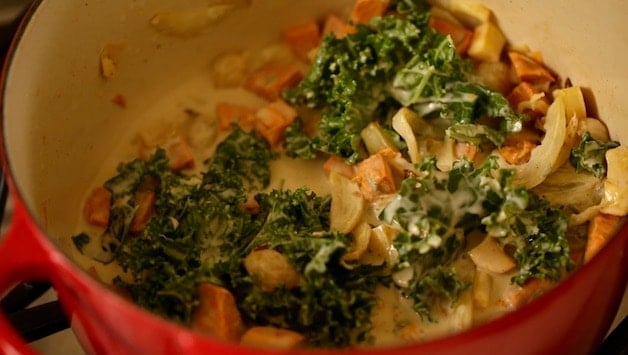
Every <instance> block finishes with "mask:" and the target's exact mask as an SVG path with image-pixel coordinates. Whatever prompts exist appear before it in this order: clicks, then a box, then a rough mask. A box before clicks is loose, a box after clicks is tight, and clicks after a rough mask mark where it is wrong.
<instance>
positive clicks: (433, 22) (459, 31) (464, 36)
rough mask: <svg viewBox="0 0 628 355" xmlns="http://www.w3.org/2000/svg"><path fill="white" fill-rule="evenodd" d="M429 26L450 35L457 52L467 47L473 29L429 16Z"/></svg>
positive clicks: (460, 52) (465, 49)
mask: <svg viewBox="0 0 628 355" xmlns="http://www.w3.org/2000/svg"><path fill="white" fill-rule="evenodd" d="M429 26H430V27H432V28H433V29H435V30H436V31H438V32H440V33H442V34H444V35H449V36H451V40H452V41H453V42H454V46H455V47H456V52H457V53H458V54H464V53H466V52H467V49H469V46H470V45H471V40H472V39H473V31H470V30H468V29H466V28H464V27H463V26H460V25H456V24H454V23H451V22H449V21H445V20H443V19H439V18H438V17H432V18H430V22H429Z"/></svg>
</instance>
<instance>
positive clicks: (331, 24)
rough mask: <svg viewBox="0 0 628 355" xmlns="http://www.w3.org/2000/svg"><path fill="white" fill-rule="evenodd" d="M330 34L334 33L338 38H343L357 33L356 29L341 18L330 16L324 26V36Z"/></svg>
mask: <svg viewBox="0 0 628 355" xmlns="http://www.w3.org/2000/svg"><path fill="white" fill-rule="evenodd" d="M328 33H333V34H334V36H336V38H343V37H344V36H346V35H348V34H351V33H355V27H353V26H351V25H350V24H348V23H347V22H346V21H344V20H343V19H341V18H340V17H338V16H336V15H334V14H329V15H327V17H326V18H325V23H324V24H323V35H326V34H328Z"/></svg>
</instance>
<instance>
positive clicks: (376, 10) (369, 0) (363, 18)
mask: <svg viewBox="0 0 628 355" xmlns="http://www.w3.org/2000/svg"><path fill="white" fill-rule="evenodd" d="M388 5H390V0H356V1H355V2H354V3H353V8H352V9H351V16H350V18H351V21H352V22H353V23H361V24H367V23H368V22H369V21H370V20H371V19H372V18H373V17H377V16H382V15H383V14H384V13H385V12H386V10H387V9H388Z"/></svg>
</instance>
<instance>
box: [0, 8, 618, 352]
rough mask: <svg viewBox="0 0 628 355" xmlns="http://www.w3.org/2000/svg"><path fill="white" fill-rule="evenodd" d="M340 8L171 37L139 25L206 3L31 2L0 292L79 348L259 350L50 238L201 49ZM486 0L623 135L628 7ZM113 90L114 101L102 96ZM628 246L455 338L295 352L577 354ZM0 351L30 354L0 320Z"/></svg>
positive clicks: (614, 291)
mask: <svg viewBox="0 0 628 355" xmlns="http://www.w3.org/2000/svg"><path fill="white" fill-rule="evenodd" d="M350 3H351V1H343V2H340V1H336V0H328V1H321V0H318V1H310V2H304V3H301V2H299V3H298V5H296V4H297V3H296V2H293V1H290V0H273V1H266V2H263V1H254V2H253V5H252V8H246V9H242V10H238V11H236V12H234V13H233V14H232V16H230V17H228V18H225V19H224V20H222V21H221V22H219V23H218V24H216V25H215V26H213V27H211V28H210V29H209V30H207V31H205V32H204V33H202V34H200V35H198V36H194V37H186V38H175V37H169V36H164V35H160V34H157V33H156V32H155V31H154V30H153V29H151V28H150V26H149V25H148V21H149V20H150V17H151V16H152V15H153V14H154V13H156V12H157V11H160V10H163V9H168V8H177V7H194V6H205V5H206V2H205V1H201V0H187V1H185V3H183V2H178V1H176V2H173V1H167V0H160V1H151V2H150V4H148V3H143V2H137V1H134V2H129V1H126V0H115V1H114V0H110V1H97V0H85V1H82V2H75V1H72V2H70V1H41V2H39V3H38V4H37V5H36V6H34V7H33V8H32V9H31V10H30V11H29V13H28V14H27V16H26V20H25V22H24V23H23V24H22V25H21V27H20V29H19V34H18V36H17V38H16V41H15V43H13V46H12V48H11V50H10V53H9V60H8V61H7V64H6V66H5V69H4V71H3V77H2V83H3V87H2V90H3V91H2V100H3V101H2V115H3V125H2V137H3V144H2V149H3V152H2V153H3V154H2V157H3V163H4V169H5V171H6V172H8V179H9V184H10V188H11V192H12V196H13V198H14V204H15V210H14V216H13V221H12V224H11V227H10V229H9V231H8V232H7V234H6V235H5V236H4V238H3V241H2V244H0V292H2V291H6V290H7V289H9V288H10V287H11V286H12V285H14V284H15V283H16V282H20V281H26V280H42V279H43V280H49V281H50V282H51V283H52V285H53V287H54V288H55V290H56V291H57V292H58V295H59V298H60V300H61V302H62V305H63V307H64V309H65V311H66V313H67V315H68V318H69V319H70V320H71V323H72V328H73V330H74V332H75V334H76V336H77V338H78V339H79V341H80V342H81V344H82V345H83V346H84V348H85V350H86V351H87V352H90V353H103V354H137V353H148V354H169V353H212V352H214V353H220V354H223V353H225V354H226V353H238V354H260V353H265V352H269V353H270V352H271V351H264V350H259V349H248V348H244V347H241V346H235V345H232V344H226V343H221V342H218V341H214V340H212V339H208V338H205V337H202V336H199V335H197V334H194V333H192V332H190V331H188V330H186V329H184V328H181V327H179V326H177V325H174V324H171V323H168V322H166V321H163V320H161V319H160V318H158V317H156V316H154V315H151V314H149V313H147V312H145V311H143V310H141V309H139V308H137V307H136V306H134V305H132V304H130V303H128V302H127V301H125V300H123V299H122V298H120V297H119V296H117V295H115V294H114V293H111V292H110V291H108V290H106V289H104V288H103V287H102V286H100V284H98V283H97V282H95V281H93V280H92V279H91V278H90V277H89V276H88V275H87V273H85V272H84V271H83V268H84V267H85V263H86V261H85V260H82V259H80V258H79V257H77V256H76V255H75V254H74V253H73V252H72V251H71V250H70V248H67V247H66V245H65V243H66V242H64V240H67V236H68V235H72V234H73V233H74V232H75V231H74V230H73V228H74V226H76V224H77V222H76V219H77V218H78V216H77V215H78V213H76V211H80V206H81V201H82V200H83V196H84V194H85V192H86V191H87V190H88V189H89V188H90V187H91V186H92V183H93V181H95V180H97V179H98V177H99V176H100V175H99V174H102V172H103V171H111V170H107V169H109V168H110V167H111V164H114V163H115V162H111V163H109V162H108V160H106V158H107V157H108V156H109V155H111V154H112V153H111V150H110V149H111V148H110V147H112V146H117V145H119V144H118V143H117V142H118V141H119V140H121V141H125V138H124V137H130V133H128V132H131V131H133V130H132V129H129V125H130V123H129V122H136V121H138V119H137V118H138V117H145V116H146V115H147V114H146V112H150V113H151V114H153V115H155V117H157V116H158V115H157V114H155V113H158V112H161V111H163V109H164V107H167V106H168V105H170V106H175V104H173V102H174V100H183V99H182V98H184V97H185V95H186V94H185V93H189V92H193V90H198V89H199V88H202V87H203V77H204V75H206V74H205V71H206V70H207V61H208V58H212V56H213V55H215V54H216V53H220V52H221V51H224V50H225V49H233V48H238V47H240V46H242V47H246V46H254V45H261V44H263V43H265V42H268V41H271V40H272V39H273V38H274V37H273V36H275V35H276V33H278V31H279V29H280V28H282V27H284V26H286V25H288V24H294V23H296V22H298V21H300V20H304V19H307V18H311V17H312V16H314V15H322V14H326V13H328V12H330V11H331V10H338V11H346V9H347V7H348V6H349V4H350ZM486 3H487V4H488V5H489V7H491V8H492V9H493V10H494V11H495V13H496V15H497V18H498V19H499V23H500V26H501V27H502V28H503V29H504V31H505V33H506V34H507V36H508V37H509V38H510V39H511V40H514V41H513V42H514V43H515V44H523V43H525V44H528V45H530V46H531V47H532V48H534V49H539V50H541V51H542V52H543V55H544V58H545V61H546V62H547V63H548V64H549V65H550V66H551V67H553V68H556V69H557V70H558V72H560V73H562V74H563V75H569V77H570V79H571V80H572V82H574V83H578V84H580V85H582V86H584V87H587V88H590V90H591V92H592V93H593V95H594V97H595V103H596V105H597V112H596V114H597V115H599V117H601V118H602V119H603V120H604V121H605V122H606V123H607V124H608V127H609V129H610V131H611V134H612V136H613V138H614V139H616V140H619V141H620V142H622V143H623V144H628V123H627V122H628V121H626V120H625V119H624V118H625V117H627V116H628V104H627V103H628V66H626V65H625V64H624V63H625V59H626V57H628V41H626V38H625V33H626V29H627V28H626V22H625V19H624V17H625V16H624V14H626V13H628V3H626V2H623V1H621V0H613V1H606V2H604V3H594V2H591V1H586V0H584V1H571V0H555V1H551V2H547V1H532V0H527V1H519V2H517V4H516V5H514V4H512V3H510V2H508V3H507V2H503V1H497V0H493V1H486ZM523 10H525V11H523ZM260 14H273V15H272V16H261V15H260ZM592 15H593V16H592ZM585 18H586V19H587V20H586V21H582V20H580V19H585ZM260 29H263V30H260ZM234 39H237V40H234ZM107 43H124V49H123V52H122V54H121V58H120V67H119V73H118V75H117V77H116V78H115V80H109V81H106V80H103V79H102V78H101V76H100V73H99V68H98V58H99V53H100V52H101V50H102V48H103V46H104V45H105V44H107ZM199 78H200V79H199ZM119 94H122V95H124V97H125V98H126V102H127V105H126V108H121V107H119V106H118V105H115V104H112V102H111V99H112V98H114V97H115V96H117V95H119ZM162 98H168V99H167V100H173V101H168V102H167V103H166V102H162ZM156 102H158V103H159V104H155V103H156ZM120 137H123V138H120ZM126 141H130V138H129V139H127V140H126ZM108 164H109V165H108ZM103 165H105V166H104V167H103ZM627 251H628V227H624V228H623V230H622V231H621V232H620V233H619V234H618V235H617V236H616V237H615V238H614V239H613V240H612V241H611V242H610V244H608V245H607V246H606V247H605V248H604V249H603V250H602V251H601V252H600V253H599V254H598V255H597V256H596V257H595V258H594V259H593V260H591V262H589V263H587V264H586V265H584V266H583V267H582V268H581V269H579V270H578V271H577V272H575V273H574V274H572V275H571V276H570V277H568V278H567V279H566V280H565V281H564V282H562V283H561V284H560V285H559V286H557V287H556V288H555V289H553V290H552V291H550V292H548V293H547V294H546V295H544V296H543V297H541V298H539V299H538V300H536V301H534V302H533V303H531V304H529V305H527V306H524V307H523V308H521V309H520V310H518V311H516V312H514V313H512V314H509V315H507V316H505V317H502V318H500V319H497V320H495V321H493V322H490V323H488V324H485V325H483V326H479V327H476V328H474V329H471V330H469V331H466V332H463V333H460V334H457V335H454V336H450V337H446V338H442V339H438V340H434V341H431V342H427V343H422V344H414V345H408V346H404V347H399V348H394V349H390V348H387V349H373V350H358V349H351V350H300V351H298V352H303V353H337V354H342V353H347V354H359V353H391V351H394V353H397V354H416V353H438V354H461V353H464V354H475V353H477V354H485V353H495V352H497V353H502V352H504V353H506V352H507V353H509V354H557V353H564V354H586V353H589V352H591V351H592V350H593V349H595V347H596V346H597V344H599V342H600V341H601V340H602V339H603V337H604V335H605V334H606V332H607V331H608V328H609V326H610V323H611V321H612V319H613V317H614V315H615V313H616V311H617V308H618V305H619V302H620V300H621V298H622V294H623V292H624V290H625V287H626V281H627V278H628V273H626V270H627V269H628V257H627V255H626V253H627ZM0 352H2V353H7V354H16V353H18V354H19V353H31V352H32V351H31V350H30V349H29V348H28V346H27V345H25V344H24V343H23V342H22V340H21V339H19V337H18V336H17V335H16V334H15V332H14V331H13V330H12V329H11V327H10V325H9V324H8V323H7V321H6V319H5V317H4V316H2V315H0Z"/></svg>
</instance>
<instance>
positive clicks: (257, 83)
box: [244, 63, 303, 101]
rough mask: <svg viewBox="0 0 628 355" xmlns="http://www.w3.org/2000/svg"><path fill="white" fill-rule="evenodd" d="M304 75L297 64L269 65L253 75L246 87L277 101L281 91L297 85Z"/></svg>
mask: <svg viewBox="0 0 628 355" xmlns="http://www.w3.org/2000/svg"><path fill="white" fill-rule="evenodd" d="M302 78H303V74H302V73H301V71H300V70H299V68H298V67H297V66H296V64H279V63H269V64H266V65H264V66H263V67H261V68H260V69H258V70H257V71H255V72H253V73H251V74H250V75H249V76H248V77H247V79H246V82H245V83H244V87H245V88H246V89H247V90H250V91H252V92H254V93H256V94H257V95H259V96H261V97H263V98H265V99H267V100H269V101H273V100H277V99H278V98H280V96H281V91H282V90H283V89H286V88H290V87H293V86H295V85H297V84H298V83H299V82H300V81H301V79H302Z"/></svg>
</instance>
